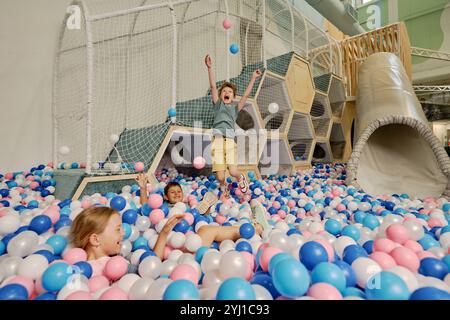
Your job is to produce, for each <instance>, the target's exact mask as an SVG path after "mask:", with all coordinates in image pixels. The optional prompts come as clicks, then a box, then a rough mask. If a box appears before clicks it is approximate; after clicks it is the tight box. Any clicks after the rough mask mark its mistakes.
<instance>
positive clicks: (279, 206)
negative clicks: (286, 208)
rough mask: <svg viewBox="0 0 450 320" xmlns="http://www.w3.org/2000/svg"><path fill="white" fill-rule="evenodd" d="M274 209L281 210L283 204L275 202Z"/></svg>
mask: <svg viewBox="0 0 450 320" xmlns="http://www.w3.org/2000/svg"><path fill="white" fill-rule="evenodd" d="M272 207H274V208H275V209H280V208H281V204H280V203H279V202H278V201H274V202H273V203H272Z"/></svg>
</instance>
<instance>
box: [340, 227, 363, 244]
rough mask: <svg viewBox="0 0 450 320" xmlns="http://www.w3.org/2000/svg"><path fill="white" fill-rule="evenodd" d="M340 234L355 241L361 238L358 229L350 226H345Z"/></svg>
mask: <svg viewBox="0 0 450 320" xmlns="http://www.w3.org/2000/svg"><path fill="white" fill-rule="evenodd" d="M341 233H342V235H343V236H347V237H350V238H352V239H353V240H355V241H358V240H359V238H361V233H360V232H359V230H358V228H357V227H355V226H352V225H348V226H345V227H344V229H342V232H341Z"/></svg>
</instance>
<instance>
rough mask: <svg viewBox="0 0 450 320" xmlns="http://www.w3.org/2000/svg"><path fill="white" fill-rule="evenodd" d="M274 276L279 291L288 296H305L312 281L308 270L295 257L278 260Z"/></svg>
mask: <svg viewBox="0 0 450 320" xmlns="http://www.w3.org/2000/svg"><path fill="white" fill-rule="evenodd" d="M272 278H273V284H274V286H275V288H276V289H277V291H278V292H279V293H281V295H283V296H285V297H288V298H296V297H301V296H303V295H304V294H305V293H306V291H307V290H308V287H309V284H310V282H311V278H310V276H309V274H308V270H306V268H305V267H304V266H303V264H301V263H300V262H298V261H296V260H294V259H285V260H282V261H280V262H278V263H277V264H276V265H275V267H274V269H273V272H272Z"/></svg>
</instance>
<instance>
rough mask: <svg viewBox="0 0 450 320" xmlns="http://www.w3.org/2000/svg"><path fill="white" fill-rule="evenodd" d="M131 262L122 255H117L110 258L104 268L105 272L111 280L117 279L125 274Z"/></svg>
mask: <svg viewBox="0 0 450 320" xmlns="http://www.w3.org/2000/svg"><path fill="white" fill-rule="evenodd" d="M128 264H129V262H128V261H127V260H126V259H125V258H123V257H121V256H115V257H112V258H111V259H109V260H108V262H107V263H106V265H105V269H104V270H103V274H104V275H105V276H106V277H107V278H108V279H110V280H112V281H115V280H118V279H120V278H121V277H123V276H124V275H125V273H126V272H127V270H128Z"/></svg>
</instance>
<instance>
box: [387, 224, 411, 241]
mask: <svg viewBox="0 0 450 320" xmlns="http://www.w3.org/2000/svg"><path fill="white" fill-rule="evenodd" d="M386 235H387V237H388V238H389V239H391V240H392V241H395V242H397V243H400V244H404V243H405V242H406V241H408V240H409V238H410V235H409V231H408V229H406V227H404V226H403V225H401V224H400V223H395V224H391V225H390V226H389V227H387V229H386Z"/></svg>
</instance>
